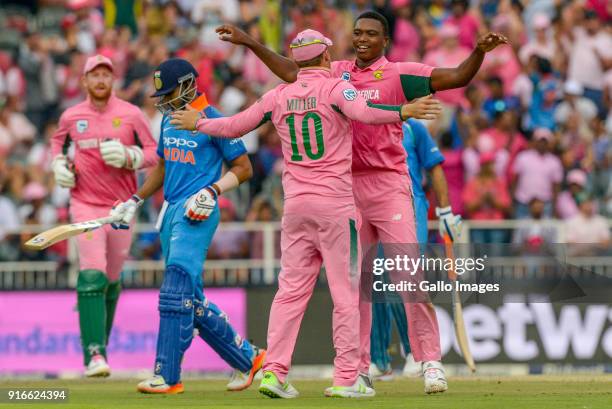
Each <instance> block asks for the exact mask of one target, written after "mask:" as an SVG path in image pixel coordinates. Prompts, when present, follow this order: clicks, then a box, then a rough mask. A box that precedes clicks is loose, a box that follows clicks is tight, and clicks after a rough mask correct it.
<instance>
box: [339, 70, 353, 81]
mask: <svg viewBox="0 0 612 409" xmlns="http://www.w3.org/2000/svg"><path fill="white" fill-rule="evenodd" d="M341 78H342V79H343V80H344V81H350V80H351V73H350V72H348V71H344V72H343V73H342V77H341Z"/></svg>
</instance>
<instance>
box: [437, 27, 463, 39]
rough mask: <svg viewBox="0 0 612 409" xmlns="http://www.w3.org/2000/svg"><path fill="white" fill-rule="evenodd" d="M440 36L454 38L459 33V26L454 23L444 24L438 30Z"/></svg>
mask: <svg viewBox="0 0 612 409" xmlns="http://www.w3.org/2000/svg"><path fill="white" fill-rule="evenodd" d="M438 34H439V35H440V38H452V37H457V36H458V35H459V28H458V27H457V26H456V25H454V24H444V25H443V26H442V27H441V28H440V31H439V32H438Z"/></svg>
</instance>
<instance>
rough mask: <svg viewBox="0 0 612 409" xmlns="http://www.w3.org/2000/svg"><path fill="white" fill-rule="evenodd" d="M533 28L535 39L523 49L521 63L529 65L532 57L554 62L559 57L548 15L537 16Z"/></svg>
mask: <svg viewBox="0 0 612 409" xmlns="http://www.w3.org/2000/svg"><path fill="white" fill-rule="evenodd" d="M532 26H533V29H534V31H535V38H534V39H532V40H531V41H529V42H528V43H527V44H525V45H524V46H522V47H521V49H520V51H519V58H520V60H521V63H523V64H528V63H529V59H530V58H531V57H532V56H534V55H535V56H538V57H540V58H545V59H547V60H548V61H554V60H555V58H556V57H557V45H556V43H555V41H554V39H553V38H552V36H551V34H552V33H551V32H550V30H549V29H550V18H548V16H547V15H546V14H543V13H541V14H536V15H535V16H534V17H533V21H532Z"/></svg>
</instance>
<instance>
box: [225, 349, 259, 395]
mask: <svg viewBox="0 0 612 409" xmlns="http://www.w3.org/2000/svg"><path fill="white" fill-rule="evenodd" d="M265 357H266V350H265V349H260V348H257V347H254V348H253V359H252V362H253V366H251V369H249V370H248V371H246V372H240V370H239V369H234V372H233V373H232V377H231V378H230V381H229V383H228V384H227V390H228V391H232V392H238V391H242V390H245V389H246V388H248V387H249V386H251V384H252V383H253V379H254V378H255V375H256V374H257V372H259V370H260V369H261V367H262V365H263V362H264V359H265Z"/></svg>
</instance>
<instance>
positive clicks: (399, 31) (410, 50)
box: [387, 0, 421, 62]
mask: <svg viewBox="0 0 612 409" xmlns="http://www.w3.org/2000/svg"><path fill="white" fill-rule="evenodd" d="M391 4H392V6H393V7H394V8H395V14H396V19H395V28H394V30H393V43H392V45H391V51H390V52H389V55H388V56H387V58H388V59H389V61H397V62H402V61H415V60H417V59H418V58H419V56H418V54H417V52H418V50H419V47H420V43H421V36H420V34H419V32H418V31H417V29H416V27H415V26H414V24H412V22H411V13H412V11H411V7H410V0H393V1H392V2H391Z"/></svg>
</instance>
